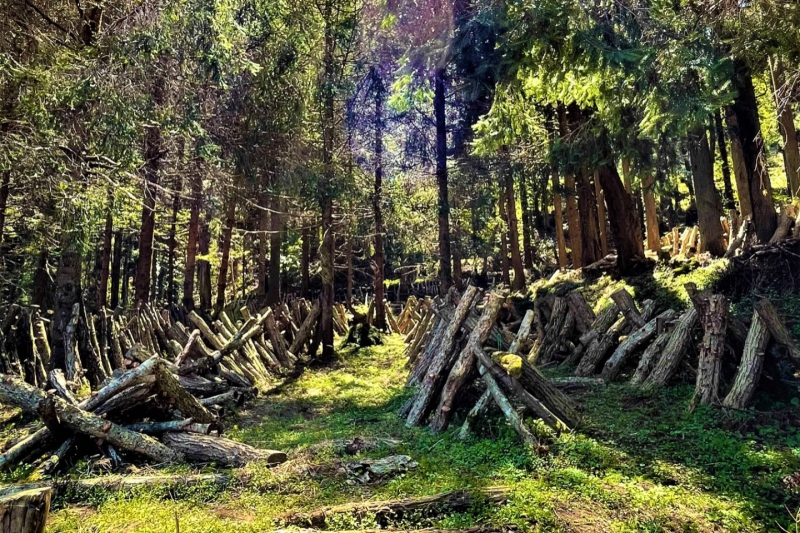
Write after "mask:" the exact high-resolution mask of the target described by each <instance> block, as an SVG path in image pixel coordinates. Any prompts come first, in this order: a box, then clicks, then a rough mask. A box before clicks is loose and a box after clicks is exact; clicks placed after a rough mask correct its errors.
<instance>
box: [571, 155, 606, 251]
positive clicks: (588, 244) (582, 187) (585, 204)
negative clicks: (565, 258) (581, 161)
mask: <svg viewBox="0 0 800 533" xmlns="http://www.w3.org/2000/svg"><path fill="white" fill-rule="evenodd" d="M575 183H576V184H577V187H578V215H579V217H580V225H581V254H582V258H581V264H582V265H584V266H588V265H591V264H592V263H594V262H595V261H598V260H600V259H601V257H602V249H601V245H600V227H599V225H598V218H597V199H596V198H595V195H594V188H593V187H592V184H591V183H590V182H589V176H588V175H587V173H586V171H584V170H581V171H579V172H578V173H576V174H575Z"/></svg>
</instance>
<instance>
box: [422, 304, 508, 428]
mask: <svg viewBox="0 0 800 533" xmlns="http://www.w3.org/2000/svg"><path fill="white" fill-rule="evenodd" d="M504 301H505V298H504V297H502V296H499V295H496V294H492V295H491V297H490V298H489V301H488V302H487V303H486V306H485V307H484V308H483V314H482V315H481V319H480V321H479V322H478V326H477V327H476V328H475V329H474V330H472V333H470V335H469V339H468V340H467V345H466V346H465V347H464V349H463V350H461V353H460V354H459V355H458V359H457V360H456V362H455V364H454V365H453V368H452V369H451V370H450V374H449V375H448V376H447V381H446V382H445V384H444V387H443V388H442V394H441V398H440V400H439V406H438V407H437V409H436V414H435V415H434V417H433V420H432V421H431V431H432V432H433V433H438V432H440V431H442V430H444V429H446V428H447V425H448V424H449V423H450V417H451V416H452V409H453V405H454V404H455V401H456V397H457V396H458V393H459V391H461V387H462V386H463V385H464V383H465V382H466V381H467V378H468V377H469V374H470V373H471V372H472V370H473V369H474V368H475V353H474V351H473V346H483V343H484V342H486V339H487V338H488V336H489V331H491V329H492V325H493V324H494V323H495V322H496V321H497V316H498V315H499V314H500V309H501V307H502V306H503V302H504Z"/></svg>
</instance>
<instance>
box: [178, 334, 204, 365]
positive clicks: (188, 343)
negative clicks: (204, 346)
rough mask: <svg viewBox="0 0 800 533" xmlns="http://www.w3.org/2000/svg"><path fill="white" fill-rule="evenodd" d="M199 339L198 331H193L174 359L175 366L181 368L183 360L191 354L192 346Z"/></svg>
mask: <svg viewBox="0 0 800 533" xmlns="http://www.w3.org/2000/svg"><path fill="white" fill-rule="evenodd" d="M199 338H200V330H199V329H195V330H193V331H192V333H191V334H190V335H189V339H188V340H187V341H186V344H185V345H184V346H183V348H181V351H180V352H179V353H178V355H177V357H175V366H181V363H183V360H184V359H186V358H187V357H188V356H189V353H191V351H192V348H194V344H195V343H196V342H197V340H198V339H199Z"/></svg>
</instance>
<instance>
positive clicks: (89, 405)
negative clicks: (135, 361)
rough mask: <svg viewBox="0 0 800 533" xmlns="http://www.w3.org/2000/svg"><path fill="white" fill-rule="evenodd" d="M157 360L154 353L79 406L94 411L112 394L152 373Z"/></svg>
mask: <svg viewBox="0 0 800 533" xmlns="http://www.w3.org/2000/svg"><path fill="white" fill-rule="evenodd" d="M158 361H159V357H157V356H155V355H154V356H153V357H151V358H150V359H148V360H147V361H145V362H144V363H142V364H141V365H139V366H137V367H136V368H134V369H132V370H128V371H127V372H124V373H123V374H122V375H120V376H119V377H117V378H114V379H112V380H111V381H110V382H109V383H108V385H106V386H105V387H103V388H102V389H100V390H99V391H97V393H96V394H93V395H92V396H90V397H89V398H87V399H86V400H84V401H83V402H81V403H80V405H79V407H80V408H81V409H83V410H84V411H94V410H95V408H96V407H97V406H99V405H101V404H103V403H105V402H106V401H107V400H108V399H109V398H111V397H112V396H114V395H116V394H118V393H119V392H120V391H123V390H125V389H126V388H128V387H130V386H132V385H135V384H136V383H139V382H141V381H142V379H143V378H144V377H145V376H147V375H150V374H152V372H153V370H154V369H155V367H156V365H157V364H158Z"/></svg>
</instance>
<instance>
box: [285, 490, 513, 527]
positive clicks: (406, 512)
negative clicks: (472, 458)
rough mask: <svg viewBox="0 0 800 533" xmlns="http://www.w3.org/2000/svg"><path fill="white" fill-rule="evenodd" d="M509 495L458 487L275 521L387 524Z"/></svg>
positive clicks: (291, 515) (307, 524) (318, 524)
mask: <svg viewBox="0 0 800 533" xmlns="http://www.w3.org/2000/svg"><path fill="white" fill-rule="evenodd" d="M510 496H511V490H510V489H508V488H507V487H490V488H486V489H480V490H474V491H468V490H458V491H453V492H445V493H441V494H435V495H433V496H420V497H415V498H404V499H401V500H389V501H367V502H359V503H349V504H345V505H336V506H332V507H323V508H321V509H316V510H313V511H300V512H291V513H285V514H283V515H280V516H278V517H277V521H278V522H279V523H281V524H284V525H286V526H299V527H313V528H317V529H324V528H326V527H327V526H328V523H329V520H331V519H332V518H335V517H337V516H339V515H346V516H348V517H351V518H353V519H355V520H362V519H369V520H370V522H373V521H374V522H377V523H379V524H386V522H388V521H389V520H402V519H403V517H411V516H413V517H420V516H423V517H426V516H435V515H441V514H448V513H453V512H459V511H465V510H467V509H469V508H470V507H471V506H472V505H474V504H475V503H494V504H497V503H500V502H503V501H506V500H507V499H508V498H509V497H510Z"/></svg>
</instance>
